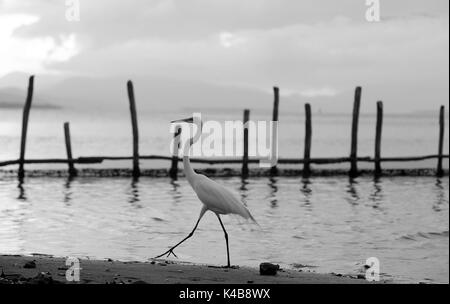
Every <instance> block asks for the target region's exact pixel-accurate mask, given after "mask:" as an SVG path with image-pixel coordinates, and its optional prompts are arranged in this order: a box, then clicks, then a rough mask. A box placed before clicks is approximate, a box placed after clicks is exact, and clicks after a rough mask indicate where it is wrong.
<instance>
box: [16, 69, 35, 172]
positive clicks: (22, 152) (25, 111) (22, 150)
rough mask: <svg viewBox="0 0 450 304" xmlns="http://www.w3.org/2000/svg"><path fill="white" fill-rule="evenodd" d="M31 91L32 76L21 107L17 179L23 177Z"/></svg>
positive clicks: (31, 98) (32, 84)
mask: <svg viewBox="0 0 450 304" xmlns="http://www.w3.org/2000/svg"><path fill="white" fill-rule="evenodd" d="M33 89H34V75H32V76H31V77H30V78H29V80H28V92H27V99H26V101H25V106H24V107H23V115H22V137H21V140H20V157H19V171H18V175H19V178H23V177H24V176H25V171H24V169H23V164H24V160H25V146H26V142H27V130H28V117H29V116H30V109H31V101H32V100H33Z"/></svg>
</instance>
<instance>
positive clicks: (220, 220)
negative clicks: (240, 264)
mask: <svg viewBox="0 0 450 304" xmlns="http://www.w3.org/2000/svg"><path fill="white" fill-rule="evenodd" d="M216 215H217V218H218V219H219V222H220V226H222V229H223V232H224V233H225V241H226V242H227V267H231V265H230V249H229V247H228V233H227V231H226V230H225V226H224V225H223V223H222V219H221V218H220V216H219V215H218V214H216Z"/></svg>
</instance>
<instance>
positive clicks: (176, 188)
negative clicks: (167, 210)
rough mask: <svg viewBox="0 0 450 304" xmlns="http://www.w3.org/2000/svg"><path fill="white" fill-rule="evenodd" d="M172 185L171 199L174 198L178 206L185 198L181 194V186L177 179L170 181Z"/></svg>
mask: <svg viewBox="0 0 450 304" xmlns="http://www.w3.org/2000/svg"><path fill="white" fill-rule="evenodd" d="M170 184H171V185H172V187H171V189H170V191H169V193H170V197H171V198H173V202H174V203H176V204H178V203H179V202H181V199H182V197H183V195H182V194H181V192H180V189H179V188H180V184H179V183H178V181H177V180H176V179H171V180H170Z"/></svg>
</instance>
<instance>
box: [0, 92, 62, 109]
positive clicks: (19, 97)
mask: <svg viewBox="0 0 450 304" xmlns="http://www.w3.org/2000/svg"><path fill="white" fill-rule="evenodd" d="M25 99H26V91H25V90H21V89H18V88H13V87H9V88H2V89H0V108H3V109H5V108H6V109H21V108H23V105H24V104H25ZM33 107H35V108H39V109H59V108H61V106H58V105H55V104H51V103H49V102H46V101H43V100H41V98H36V99H34V100H33Z"/></svg>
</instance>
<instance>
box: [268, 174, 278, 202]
mask: <svg viewBox="0 0 450 304" xmlns="http://www.w3.org/2000/svg"><path fill="white" fill-rule="evenodd" d="M277 182H278V179H277V178H276V177H270V178H269V187H270V194H269V199H270V206H271V207H272V208H276V207H277V205H278V199H277V192H278V186H277Z"/></svg>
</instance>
